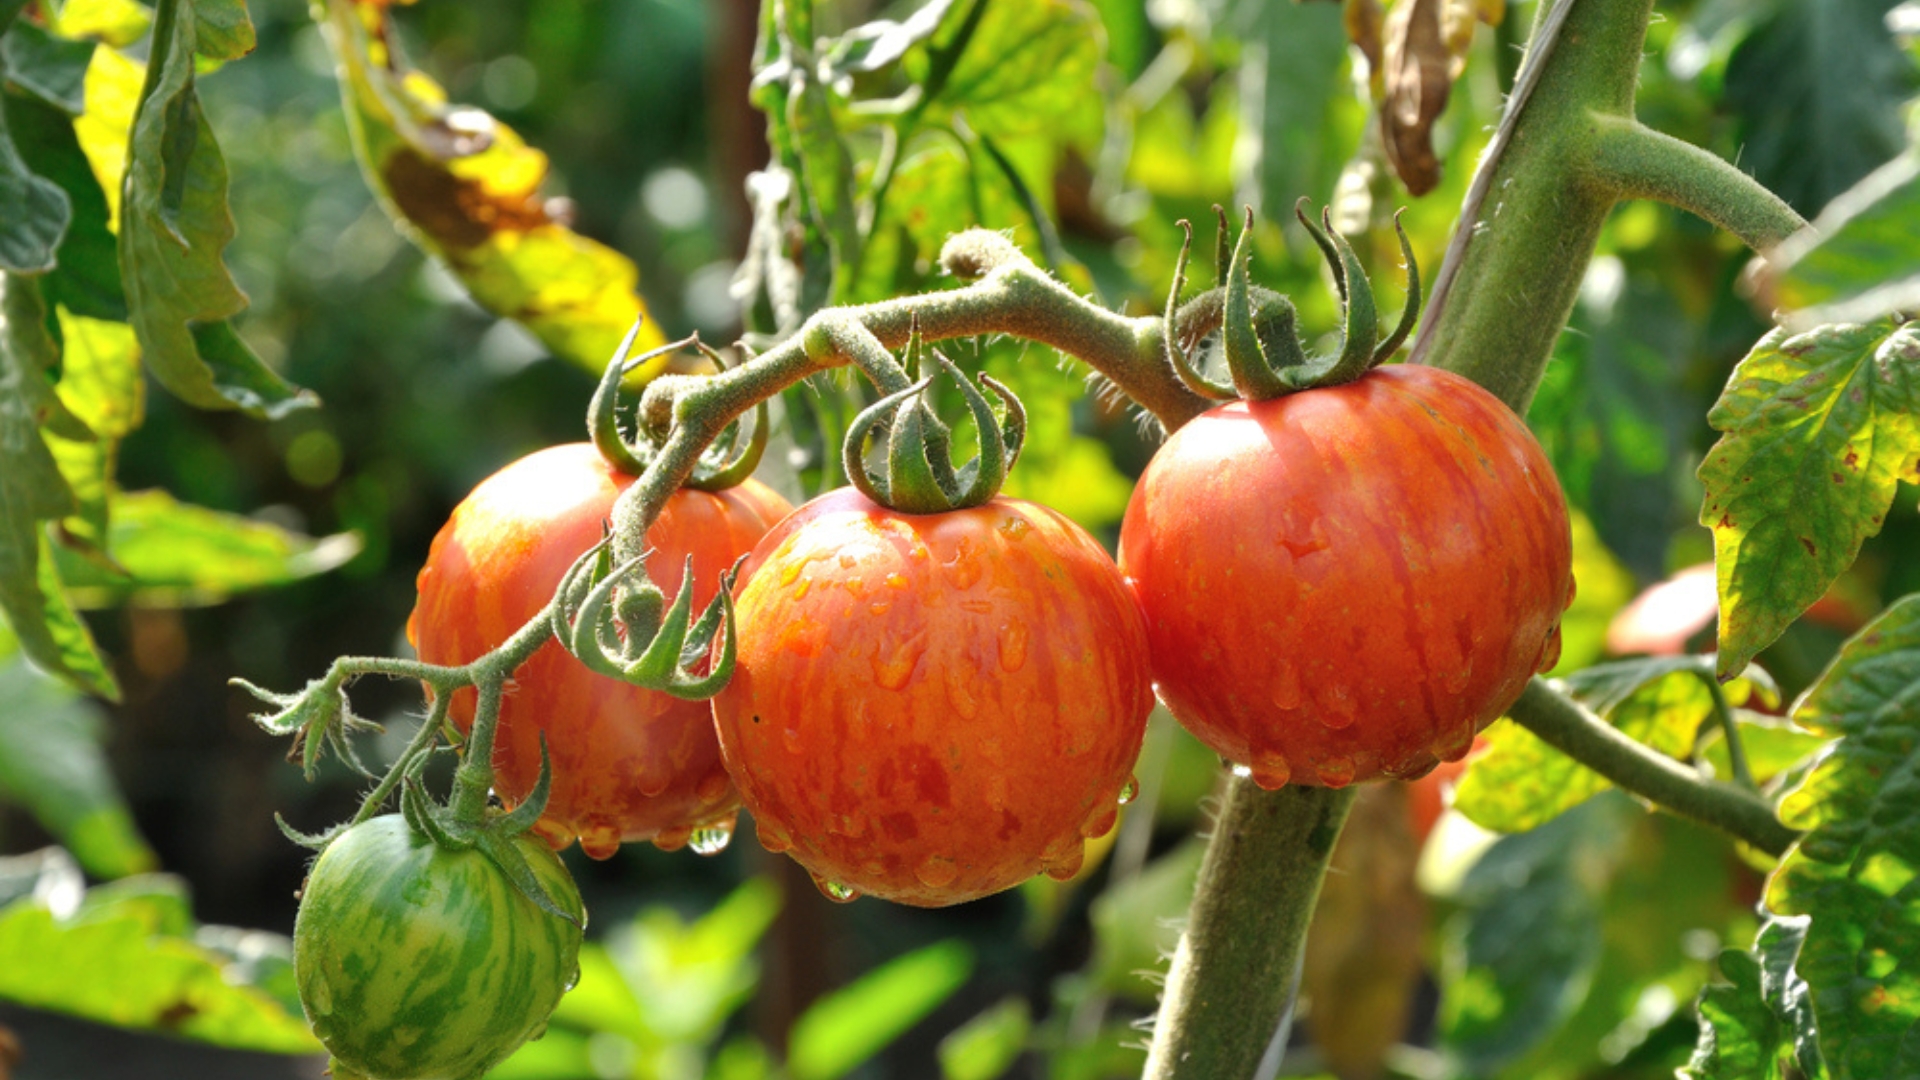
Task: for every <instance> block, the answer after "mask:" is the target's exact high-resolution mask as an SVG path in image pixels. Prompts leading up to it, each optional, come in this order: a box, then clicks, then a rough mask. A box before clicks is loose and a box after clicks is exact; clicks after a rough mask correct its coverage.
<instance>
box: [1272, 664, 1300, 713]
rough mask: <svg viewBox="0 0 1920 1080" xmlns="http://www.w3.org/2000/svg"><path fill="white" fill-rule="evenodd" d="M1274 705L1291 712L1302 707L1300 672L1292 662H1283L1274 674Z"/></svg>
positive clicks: (1282, 710)
mask: <svg viewBox="0 0 1920 1080" xmlns="http://www.w3.org/2000/svg"><path fill="white" fill-rule="evenodd" d="M1272 701H1273V707H1274V708H1276V709H1279V710H1280V711H1281V712H1291V711H1292V710H1294V709H1297V708H1299V707H1300V672H1298V671H1297V670H1295V669H1294V666H1293V665H1292V664H1281V665H1280V670H1279V671H1278V672H1275V673H1274V676H1273V691H1272Z"/></svg>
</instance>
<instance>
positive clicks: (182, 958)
mask: <svg viewBox="0 0 1920 1080" xmlns="http://www.w3.org/2000/svg"><path fill="white" fill-rule="evenodd" d="M164 910H165V908H164V906H160V905H155V904H154V903H152V902H151V900H150V898H142V897H138V896H123V897H119V898H114V897H109V898H108V899H107V900H106V901H104V902H97V903H93V904H89V905H82V906H80V907H79V908H78V910H66V911H58V912H57V911H56V910H54V909H51V908H49V907H48V906H47V905H46V904H43V903H40V902H38V901H36V900H35V899H31V898H29V899H25V900H19V901H15V902H14V903H13V904H11V905H9V906H7V907H5V908H0V998H4V999H6V1000H9V1001H14V1002H18V1003H20V1004H22V1005H26V1006H29V1007H31V1008H36V1009H46V1010H49V1011H52V1012H61V1013H67V1014H69V1015H73V1016H78V1017H81V1018H83V1019H87V1020H92V1021H95V1022H97V1023H103V1024H112V1025H114V1026H117V1027H125V1028H134V1029H139V1030H146V1031H157V1032H164V1033H166V1034H170V1035H177V1036H181V1037H184V1038H189V1039H197V1040H199V1041H202V1042H210V1043H213V1044H215V1045H219V1046H225V1047H230V1048H233V1049H244V1050H259V1051H265V1052H269V1053H281V1054H310V1053H316V1052H318V1051H319V1050H320V1049H321V1047H320V1044H319V1042H318V1041H317V1040H315V1039H314V1037H313V1035H312V1033H311V1032H309V1031H308V1030H307V1025H306V1021H305V1020H303V1019H302V1018H301V1017H300V1016H299V1014H297V1013H290V1012H289V1011H288V1010H287V1009H286V1008H285V1006H283V1005H282V1004H281V1003H279V1002H278V1001H276V1000H275V999H274V998H273V997H272V996H270V995H269V994H267V993H264V992H262V991H261V990H259V989H256V988H254V987H252V986H247V985H243V984H241V983H239V982H237V981H236V980H237V979H238V978H240V977H242V974H243V973H242V972H241V971H238V970H236V968H235V967H234V965H231V964H229V963H227V962H226V961H225V959H224V958H223V957H221V956H220V955H218V954H217V953H214V952H211V951H209V950H207V949H205V948H202V947H200V946H199V945H196V944H195V943H194V942H192V941H190V940H188V939H186V938H183V937H177V936H171V935H168V934H167V933H166V932H165V929H166V928H165V926H164V925H163V924H162V923H161V922H160V921H159V920H160V915H161V913H162V912H164Z"/></svg>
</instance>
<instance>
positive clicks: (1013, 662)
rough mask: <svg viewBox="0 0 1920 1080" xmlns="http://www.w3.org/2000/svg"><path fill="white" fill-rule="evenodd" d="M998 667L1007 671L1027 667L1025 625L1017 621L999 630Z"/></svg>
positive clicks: (1013, 620)
mask: <svg viewBox="0 0 1920 1080" xmlns="http://www.w3.org/2000/svg"><path fill="white" fill-rule="evenodd" d="M1000 666H1001V667H1002V668H1004V669H1006V670H1007V671H1019V670H1020V669H1021V668H1023V667H1026V666H1027V624H1025V623H1023V622H1021V621H1020V620H1018V619H1009V620H1008V621H1007V625H1005V626H1003V627H1001V628H1000Z"/></svg>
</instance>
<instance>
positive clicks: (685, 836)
mask: <svg viewBox="0 0 1920 1080" xmlns="http://www.w3.org/2000/svg"><path fill="white" fill-rule="evenodd" d="M691 839H693V826H691V825H675V826H672V827H671V828H666V829H661V830H660V831H659V832H657V833H655V834H654V836H653V846H654V847H657V848H659V849H660V850H661V851H679V850H680V849H681V848H683V847H686V846H687V841H688V840H691Z"/></svg>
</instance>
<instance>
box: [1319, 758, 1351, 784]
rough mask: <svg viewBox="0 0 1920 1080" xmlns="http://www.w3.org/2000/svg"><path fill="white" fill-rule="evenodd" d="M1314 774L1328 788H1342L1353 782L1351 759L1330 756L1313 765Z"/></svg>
mask: <svg viewBox="0 0 1920 1080" xmlns="http://www.w3.org/2000/svg"><path fill="white" fill-rule="evenodd" d="M1313 771H1314V775H1316V776H1318V777H1319V778H1320V783H1322V784H1323V785H1325V786H1327V787H1330V788H1343V787H1346V786H1347V785H1348V784H1351V783H1353V771H1354V770H1353V759H1352V758H1348V757H1330V758H1328V759H1327V760H1325V761H1322V762H1321V763H1319V764H1318V765H1315V766H1314V767H1313Z"/></svg>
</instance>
